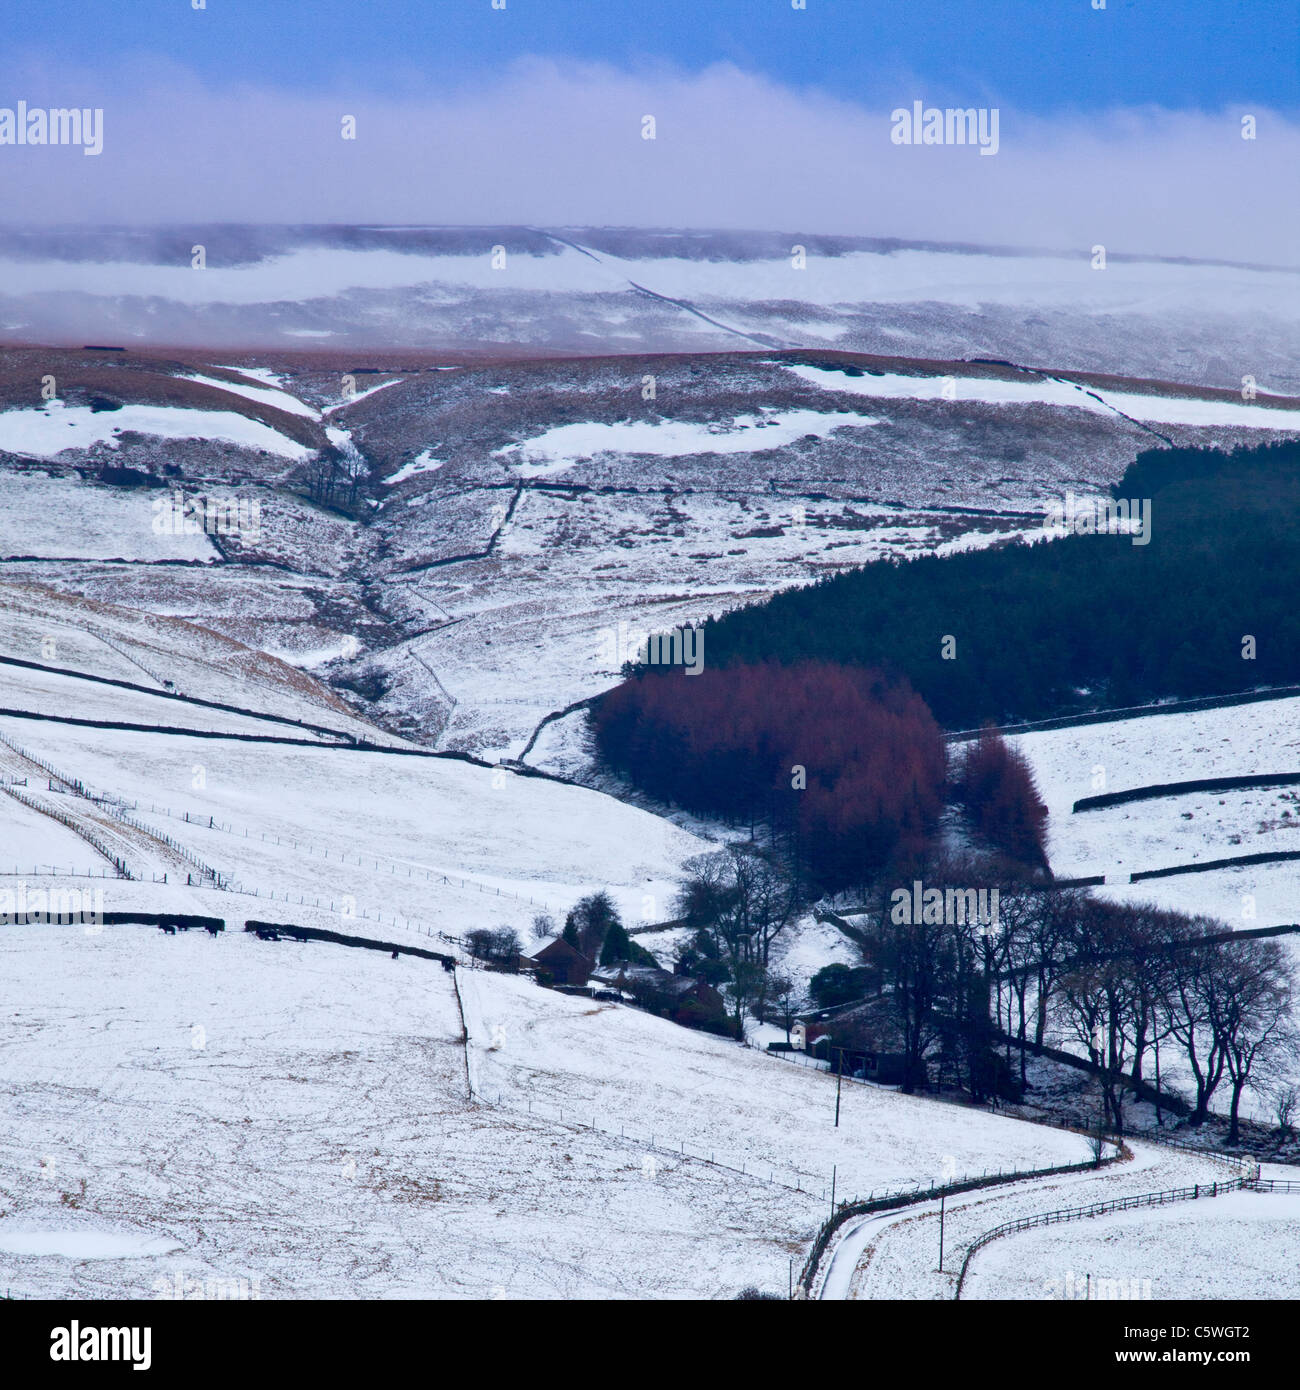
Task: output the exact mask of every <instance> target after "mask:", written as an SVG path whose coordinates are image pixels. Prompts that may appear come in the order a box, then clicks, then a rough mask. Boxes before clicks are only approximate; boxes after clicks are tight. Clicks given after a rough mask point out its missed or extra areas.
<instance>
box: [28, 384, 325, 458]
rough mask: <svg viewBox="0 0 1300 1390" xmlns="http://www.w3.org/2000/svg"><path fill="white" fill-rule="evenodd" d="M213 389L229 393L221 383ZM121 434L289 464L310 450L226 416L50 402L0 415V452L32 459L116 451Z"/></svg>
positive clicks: (165, 408)
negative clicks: (235, 450) (201, 442)
mask: <svg viewBox="0 0 1300 1390" xmlns="http://www.w3.org/2000/svg"><path fill="white" fill-rule="evenodd" d="M190 379H191V380H194V378H190ZM217 384H220V385H221V386H222V388H223V389H229V388H228V387H227V386H226V383H224V382H221V383H217ZM127 432H134V433H136V434H145V435H153V436H154V437H156V438H158V439H216V440H221V441H222V442H223V443H227V444H238V445H240V446H241V447H242V448H246V449H261V450H264V451H265V452H267V453H269V454H280V455H282V456H283V457H284V458H289V459H306V458H310V457H311V450H310V449H308V448H307V447H306V446H305V445H302V444H299V443H298V442H297V441H296V440H293V439H290V438H288V437H287V436H286V435H283V434H281V433H280V432H279V430H275V429H272V428H271V426H270V425H263V424H261V423H260V422H259V421H257V420H251V419H249V418H248V416H246V415H240V414H238V413H236V412H234V411H229V410H187V409H184V408H182V407H179V406H147V405H129V406H122V407H120V408H119V409H117V410H111V411H107V410H106V411H96V410H94V409H93V408H92V407H90V406H74V405H64V404H63V402H62V401H59V400H52V401H50V402H49V403H48V404H47V405H46V406H44V407H43V408H42V409H31V410H7V411H5V412H4V413H3V414H0V449H3V450H6V451H7V452H9V453H11V454H26V455H29V456H32V457H34V458H44V459H49V458H56V457H57V456H58V455H59V454H61V453H63V452H64V451H66V450H68V449H88V448H90V446H91V445H92V444H107V445H108V446H109V447H110V448H116V447H118V445H119V444H120V443H121V442H122V441H121V440H120V439H119V437H118V436H119V435H121V434H124V433H127Z"/></svg>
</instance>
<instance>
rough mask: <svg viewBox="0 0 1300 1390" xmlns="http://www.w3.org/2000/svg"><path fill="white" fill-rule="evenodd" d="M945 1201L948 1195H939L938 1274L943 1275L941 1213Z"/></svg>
mask: <svg viewBox="0 0 1300 1390" xmlns="http://www.w3.org/2000/svg"><path fill="white" fill-rule="evenodd" d="M947 1199H948V1194H947V1193H946V1192H945V1193H943V1194H941V1196H940V1197H939V1273H940V1274H942V1273H943V1213H944V1203H945V1202H946V1201H947Z"/></svg>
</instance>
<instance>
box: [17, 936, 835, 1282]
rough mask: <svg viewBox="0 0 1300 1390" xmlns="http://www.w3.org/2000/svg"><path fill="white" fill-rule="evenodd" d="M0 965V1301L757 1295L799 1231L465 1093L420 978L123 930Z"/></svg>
mask: <svg viewBox="0 0 1300 1390" xmlns="http://www.w3.org/2000/svg"><path fill="white" fill-rule="evenodd" d="M0 953H2V954H3V958H4V966H3V970H2V971H0V993H2V994H3V1025H0V1077H3V1081H2V1082H0V1090H2V1091H3V1093H4V1106H5V1110H6V1113H7V1115H8V1117H9V1123H7V1124H6V1125H5V1127H4V1131H3V1135H2V1136H0V1152H2V1154H3V1161H2V1162H0V1173H2V1174H3V1176H0V1285H3V1286H4V1287H6V1288H8V1289H11V1290H12V1291H13V1292H14V1294H15V1295H19V1296H22V1297H27V1298H34V1297H45V1298H52V1297H83V1298H84V1297H109V1298H146V1299H147V1298H150V1297H154V1296H157V1294H158V1293H159V1292H160V1291H161V1290H163V1289H166V1288H170V1287H173V1286H174V1281H175V1279H176V1276H177V1275H178V1274H180V1275H181V1276H182V1278H183V1279H196V1280H204V1281H217V1280H230V1281H238V1280H241V1279H242V1280H246V1281H248V1284H247V1285H246V1286H245V1287H247V1288H250V1289H251V1288H256V1290H257V1296H260V1297H262V1298H310V1297H327V1298H398V1297H402V1298H490V1297H498V1298H602V1299H608V1298H629V1297H644V1298H655V1297H695V1298H716V1297H730V1296H733V1295H734V1294H735V1292H736V1291H737V1290H738V1289H739V1288H740V1287H741V1286H743V1285H745V1284H748V1283H753V1282H760V1283H762V1284H764V1285H765V1286H767V1287H770V1288H772V1289H774V1290H776V1289H781V1290H783V1289H784V1288H785V1286H786V1283H787V1280H788V1277H789V1276H788V1262H789V1260H790V1259H791V1258H792V1257H793V1258H796V1262H797V1259H798V1256H799V1251H800V1250H801V1248H802V1245H803V1243H804V1242H806V1241H807V1240H808V1239H809V1237H810V1236H811V1234H812V1231H813V1230H814V1229H815V1226H816V1223H817V1221H818V1220H819V1219H820V1212H821V1202H820V1201H819V1200H814V1199H813V1198H811V1197H801V1196H799V1195H798V1194H797V1193H794V1192H790V1191H788V1190H786V1189H784V1188H779V1187H773V1186H770V1185H768V1184H762V1183H755V1182H753V1181H746V1180H744V1179H742V1178H740V1177H739V1176H733V1175H731V1174H729V1173H727V1172H726V1171H725V1170H722V1169H713V1168H708V1167H705V1166H703V1165H700V1164H693V1163H690V1162H679V1161H674V1160H673V1159H671V1158H670V1157H668V1156H666V1155H657V1156H655V1157H654V1162H653V1166H652V1167H649V1166H647V1165H646V1163H645V1161H644V1160H645V1158H646V1156H647V1155H646V1152H645V1151H644V1150H643V1148H642V1147H641V1146H638V1145H637V1144H635V1143H630V1142H619V1141H618V1140H617V1139H616V1138H615V1139H611V1138H610V1137H608V1136H605V1135H601V1134H598V1133H590V1132H586V1131H581V1130H578V1129H575V1128H574V1127H573V1126H570V1125H562V1124H559V1123H557V1122H552V1121H548V1120H543V1119H539V1118H529V1117H528V1116H527V1115H519V1114H513V1113H512V1114H503V1113H501V1112H499V1111H497V1110H494V1109H492V1108H490V1107H482V1106H477V1105H474V1104H472V1103H471V1102H470V1100H469V1098H468V1093H467V1089H466V1075H465V1056H464V1051H463V1049H462V1047H461V1045H460V1042H459V1038H460V1020H459V1015H458V1012H457V1007H456V1002H455V996H454V993H453V989H452V984H451V981H450V977H449V976H447V975H446V974H445V973H444V972H443V971H442V970H441V969H439V968H438V966H437V965H436V964H434V963H432V962H426V961H419V960H413V959H410V958H403V959H402V960H400V961H392V960H390V959H389V958H388V957H387V956H386V955H383V954H381V953H371V952H365V951H349V950H346V949H343V948H339V947H327V946H296V945H291V944H289V943H280V944H278V945H270V944H267V943H263V942H258V941H256V940H254V939H253V938H251V937H244V936H236V937H233V938H231V937H227V938H220V937H219V938H216V939H215V940H213V939H210V938H208V937H207V936H203V937H202V939H199V937H198V936H196V935H195V934H189V935H182V936H179V937H177V938H170V937H163V936H161V935H160V934H159V933H157V932H155V931H150V930H147V929H143V928H132V927H125V928H107V929H105V931H104V932H103V933H102V934H101V935H98V936H87V935H85V934H84V933H83V931H82V930H81V929H80V928H78V927H67V928H62V927H7V928H4V929H3V930H2V931H0ZM55 985H57V987H56V988H55V987H53V986H55ZM92 1241H93V1242H95V1244H96V1245H97V1246H98V1247H99V1248H98V1249H95V1248H94V1247H93V1246H91V1242H92ZM253 1281H256V1284H254V1283H253Z"/></svg>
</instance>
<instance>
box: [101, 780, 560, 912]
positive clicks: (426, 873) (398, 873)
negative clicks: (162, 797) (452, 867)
mask: <svg viewBox="0 0 1300 1390" xmlns="http://www.w3.org/2000/svg"><path fill="white" fill-rule="evenodd" d="M122 804H124V805H127V806H129V807H130V809H131V810H133V811H136V812H140V813H143V814H145V815H154V816H167V817H168V818H170V819H172V820H178V821H182V822H184V823H185V824H186V825H193V826H197V827H198V828H199V829H201V830H212V831H216V832H219V833H221V834H223V835H232V836H234V837H235V838H237V839H245V840H256V841H257V842H258V843H265V844H274V845H278V846H281V847H283V848H287V849H294V850H297V851H299V852H300V853H303V854H309V855H319V856H320V857H321V859H323V860H328V861H330V862H333V863H338V864H345V865H346V864H353V863H355V864H356V865H357V867H358V868H364V867H365V864H366V861H367V860H369V861H370V864H371V867H372V869H373V870H374V871H375V872H377V873H382V872H383V871H384V869H385V868H386V869H387V870H388V872H389V874H390V875H391V876H392V877H395V878H408V879H412V880H414V879H423V880H424V881H425V882H426V883H446V884H454V885H455V886H456V887H459V888H473V889H475V890H477V891H478V892H480V893H486V894H489V895H490V896H492V897H498V898H512V899H513V900H514V901H516V902H520V903H527V904H528V905H529V906H530V907H545V906H546V904H545V903H539V902H538V901H537V900H536V899H534V898H530V897H526V896H525V895H524V894H522V893H512V892H511V891H510V890H509V889H502V888H501V887H500V886H499V885H496V884H485V883H479V882H477V881H476V880H474V879H467V878H461V877H459V876H458V875H456V874H448V873H443V872H442V871H441V870H438V869H423V868H420V867H419V866H418V865H415V864H409V863H402V862H401V861H400V860H395V859H379V858H377V857H376V856H375V855H373V854H365V855H363V854H359V853H356V852H353V853H352V854H349V853H348V852H347V851H346V850H344V849H340V848H338V847H337V846H336V847H334V848H333V849H331V848H329V847H328V846H322V845H316V844H313V843H312V842H311V841H309V840H295V839H294V838H292V836H290V837H288V838H283V837H281V836H279V835H275V834H268V833H267V832H266V831H265V830H263V831H260V832H257V831H250V829H249V827H247V826H244V827H243V828H242V831H241V829H240V828H239V827H237V826H235V825H233V824H231V823H230V822H228V821H220V820H218V819H217V818H216V817H215V816H213V815H204V814H202V813H201V812H191V811H174V810H172V808H171V807H169V806H158V805H155V804H153V803H152V802H151V803H150V804H149V805H147V806H145V805H143V804H142V803H140V802H138V801H133V802H127V803H122ZM403 871H405V872H403Z"/></svg>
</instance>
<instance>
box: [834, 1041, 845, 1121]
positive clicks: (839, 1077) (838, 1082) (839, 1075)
mask: <svg viewBox="0 0 1300 1390" xmlns="http://www.w3.org/2000/svg"><path fill="white" fill-rule="evenodd" d="M837 1051H838V1052H839V1054H840V1063H839V1066H838V1067H837V1068H836V1069H835V1128H836V1129H839V1127H840V1087H841V1086H842V1085H843V1084H844V1049H843V1048H842V1047H841V1048H838V1049H837Z"/></svg>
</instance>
